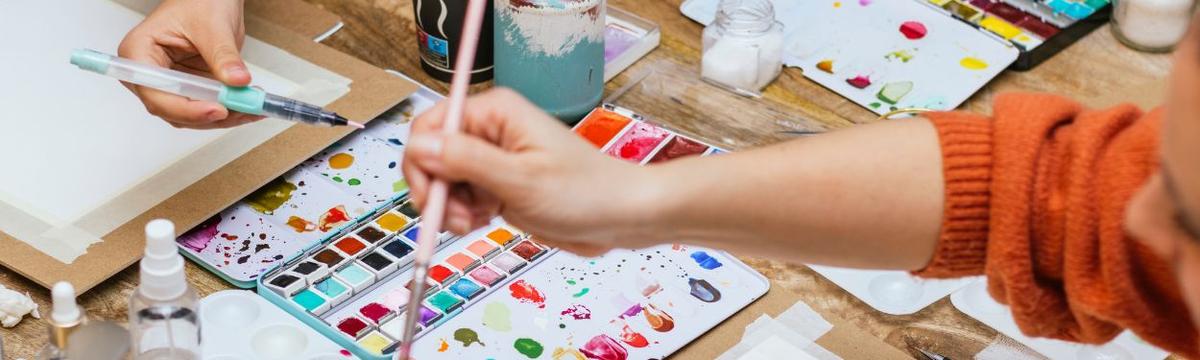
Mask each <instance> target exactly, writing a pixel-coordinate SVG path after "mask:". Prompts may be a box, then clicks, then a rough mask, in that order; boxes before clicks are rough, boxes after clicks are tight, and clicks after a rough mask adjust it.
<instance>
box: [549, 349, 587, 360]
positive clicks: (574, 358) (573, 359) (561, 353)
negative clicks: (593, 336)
mask: <svg viewBox="0 0 1200 360" xmlns="http://www.w3.org/2000/svg"><path fill="white" fill-rule="evenodd" d="M550 356H551V358H552V359H554V360H587V357H584V356H583V353H581V352H579V350H575V349H572V348H565V347H560V348H555V349H554V353H553V354H552V355H550Z"/></svg>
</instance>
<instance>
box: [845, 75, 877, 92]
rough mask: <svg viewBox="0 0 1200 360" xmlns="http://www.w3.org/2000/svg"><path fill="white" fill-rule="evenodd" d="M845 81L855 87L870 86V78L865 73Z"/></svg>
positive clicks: (864, 87)
mask: <svg viewBox="0 0 1200 360" xmlns="http://www.w3.org/2000/svg"><path fill="white" fill-rule="evenodd" d="M846 83H847V84H850V86H853V87H855V88H859V89H866V88H867V87H868V86H871V78H868V77H867V76H866V75H859V76H855V77H852V78H849V79H846Z"/></svg>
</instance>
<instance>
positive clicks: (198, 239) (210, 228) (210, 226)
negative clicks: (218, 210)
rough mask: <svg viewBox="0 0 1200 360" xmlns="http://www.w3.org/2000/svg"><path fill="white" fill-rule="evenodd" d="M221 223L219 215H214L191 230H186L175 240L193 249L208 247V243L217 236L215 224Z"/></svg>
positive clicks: (199, 249)
mask: <svg viewBox="0 0 1200 360" xmlns="http://www.w3.org/2000/svg"><path fill="white" fill-rule="evenodd" d="M220 224H221V216H220V215H218V216H214V217H213V218H212V219H208V221H205V222H204V223H203V224H200V226H197V227H196V228H195V229H192V231H188V232H187V233H186V234H183V236H180V237H179V239H177V240H176V241H177V242H178V243H179V244H180V245H183V247H186V248H188V249H192V250H193V251H204V249H205V248H207V247H208V243H209V242H212V239H215V238H216V237H217V233H218V232H219V231H218V230H217V225H220Z"/></svg>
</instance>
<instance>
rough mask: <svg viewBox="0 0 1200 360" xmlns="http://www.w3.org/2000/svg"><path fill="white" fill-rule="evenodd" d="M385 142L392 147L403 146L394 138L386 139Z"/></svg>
mask: <svg viewBox="0 0 1200 360" xmlns="http://www.w3.org/2000/svg"><path fill="white" fill-rule="evenodd" d="M387 142H388V143H390V144H392V145H396V146H404V143H403V142H400V139H396V138H388V139H387Z"/></svg>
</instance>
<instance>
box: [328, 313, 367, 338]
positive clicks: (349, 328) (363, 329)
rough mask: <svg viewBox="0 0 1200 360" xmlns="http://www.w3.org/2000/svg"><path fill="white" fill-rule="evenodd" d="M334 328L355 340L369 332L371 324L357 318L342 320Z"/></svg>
mask: <svg viewBox="0 0 1200 360" xmlns="http://www.w3.org/2000/svg"><path fill="white" fill-rule="evenodd" d="M336 327H337V329H338V331H341V332H342V334H344V335H346V336H349V337H350V338H352V339H356V340H357V339H359V338H362V337H363V335H366V334H367V333H368V332H370V331H371V324H369V323H367V321H366V320H363V319H362V318H359V317H357V316H352V317H348V318H345V319H342V320H341V321H339V322H338V323H337V325H336Z"/></svg>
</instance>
